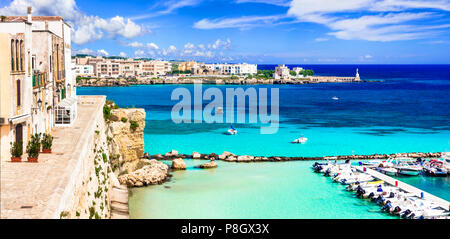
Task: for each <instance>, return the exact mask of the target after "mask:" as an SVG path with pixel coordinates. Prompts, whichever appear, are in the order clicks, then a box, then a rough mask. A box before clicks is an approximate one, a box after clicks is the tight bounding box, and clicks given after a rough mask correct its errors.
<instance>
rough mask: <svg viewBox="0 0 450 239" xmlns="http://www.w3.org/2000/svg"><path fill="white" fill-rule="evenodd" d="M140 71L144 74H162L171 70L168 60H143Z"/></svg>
mask: <svg viewBox="0 0 450 239" xmlns="http://www.w3.org/2000/svg"><path fill="white" fill-rule="evenodd" d="M141 71H142V75H144V76H162V75H166V74H167V73H169V72H170V71H171V66H170V64H169V62H168V61H158V60H152V61H144V62H142V63H141Z"/></svg>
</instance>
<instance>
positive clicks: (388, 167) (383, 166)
mask: <svg viewBox="0 0 450 239" xmlns="http://www.w3.org/2000/svg"><path fill="white" fill-rule="evenodd" d="M376 170H377V171H378V172H381V173H384V174H386V175H389V176H395V175H397V173H398V171H397V169H396V168H394V164H393V163H392V160H388V161H383V162H381V163H380V164H379V165H378V167H376Z"/></svg>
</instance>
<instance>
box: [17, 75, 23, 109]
mask: <svg viewBox="0 0 450 239" xmlns="http://www.w3.org/2000/svg"><path fill="white" fill-rule="evenodd" d="M20 93H21V90H20V80H18V81H17V106H20V104H21V103H22V102H20V99H21V95H20Z"/></svg>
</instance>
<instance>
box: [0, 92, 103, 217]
mask: <svg viewBox="0 0 450 239" xmlns="http://www.w3.org/2000/svg"><path fill="white" fill-rule="evenodd" d="M104 101H105V97H104V96H82V97H79V100H78V117H77V119H76V120H75V122H74V124H73V126H72V127H66V128H55V129H54V130H53V132H51V134H52V135H53V136H54V141H53V146H52V151H53V152H52V153H51V154H40V155H39V162H38V163H28V162H26V157H27V156H26V154H24V155H23V156H22V162H21V163H12V162H11V161H10V159H2V160H1V188H0V190H1V191H0V197H1V198H0V200H1V201H0V204H1V211H0V212H1V214H0V217H1V218H23V219H30V218H59V217H60V215H58V212H59V211H61V208H62V207H63V204H64V203H65V200H66V199H67V198H70V197H71V196H73V193H72V192H73V189H74V187H75V185H73V184H72V182H73V181H74V180H73V179H74V177H77V173H78V172H77V170H80V167H83V165H82V164H81V161H82V160H83V157H85V152H86V150H87V148H88V147H89V145H88V144H89V140H87V139H86V135H88V134H89V135H93V134H94V130H95V125H96V123H95V121H96V120H97V119H96V118H98V115H99V114H97V112H99V111H100V112H101V110H102V107H103V103H104Z"/></svg>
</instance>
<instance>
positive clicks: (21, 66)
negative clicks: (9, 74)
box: [19, 40, 24, 71]
mask: <svg viewBox="0 0 450 239" xmlns="http://www.w3.org/2000/svg"><path fill="white" fill-rule="evenodd" d="M23 49H24V47H23V40H20V47H19V50H20V56H19V57H20V71H23V57H24V54H23Z"/></svg>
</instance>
